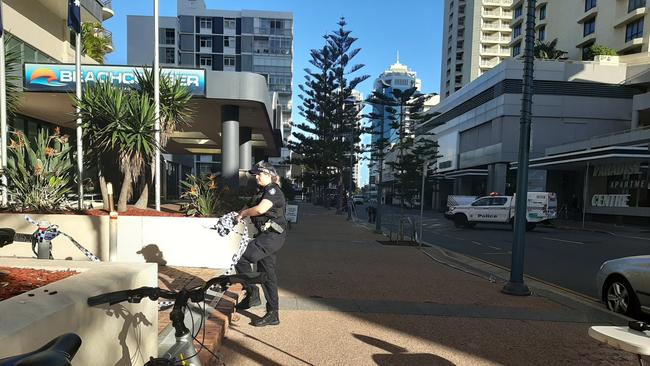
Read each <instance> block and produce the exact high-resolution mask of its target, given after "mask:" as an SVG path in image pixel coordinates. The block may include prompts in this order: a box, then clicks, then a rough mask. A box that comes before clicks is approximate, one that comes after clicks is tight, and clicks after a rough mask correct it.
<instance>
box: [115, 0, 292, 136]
mask: <svg viewBox="0 0 650 366" xmlns="http://www.w3.org/2000/svg"><path fill="white" fill-rule="evenodd" d="M177 4H178V8H177V10H178V12H177V16H176V17H160V21H159V22H160V23H159V24H160V33H159V37H160V62H161V64H162V65H167V66H181V67H201V68H205V69H208V70H217V71H248V72H255V73H259V74H262V75H263V76H264V77H265V78H266V81H267V84H268V86H269V93H271V94H273V93H277V98H278V101H279V103H280V105H281V107H282V112H281V115H282V123H283V136H284V138H285V139H287V138H288V137H289V134H290V133H291V108H292V102H291V97H292V92H291V90H292V77H293V14H292V13H290V12H274V11H255V10H242V11H225V10H215V9H208V8H206V6H205V2H204V0H178V3H177ZM152 27H153V17H150V16H128V20H127V32H128V35H129V37H128V45H127V47H128V51H127V53H128V56H127V61H128V63H129V64H130V65H143V64H151V63H152V61H153V54H152V51H151V46H150V45H151V44H152V43H153V34H152V32H151V31H149V30H150V29H151V28H152Z"/></svg>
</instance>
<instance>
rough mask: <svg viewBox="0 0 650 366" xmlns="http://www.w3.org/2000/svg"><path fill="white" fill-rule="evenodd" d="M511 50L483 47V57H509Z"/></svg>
mask: <svg viewBox="0 0 650 366" xmlns="http://www.w3.org/2000/svg"><path fill="white" fill-rule="evenodd" d="M509 54H510V49H509V48H506V47H481V56H508V55H509Z"/></svg>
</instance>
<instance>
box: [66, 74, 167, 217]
mask: <svg viewBox="0 0 650 366" xmlns="http://www.w3.org/2000/svg"><path fill="white" fill-rule="evenodd" d="M75 103H76V105H77V106H78V107H79V108H80V115H81V118H82V119H83V121H84V136H85V139H86V146H89V149H88V150H89V151H88V155H89V157H90V159H89V160H90V161H91V162H93V163H96V164H97V169H98V171H99V174H100V182H101V181H102V180H103V179H102V177H103V175H104V172H108V171H111V170H112V168H113V167H114V166H115V164H117V167H118V168H119V170H120V172H121V173H122V185H121V189H120V195H119V199H118V204H117V207H118V208H117V209H118V211H120V212H123V211H126V209H127V203H128V200H129V199H130V198H131V195H132V192H133V183H134V182H137V181H138V179H139V178H140V176H141V175H142V174H143V172H144V167H145V165H146V163H147V162H148V161H151V159H152V157H153V154H154V152H155V149H156V148H158V147H157V146H156V142H155V136H154V120H155V116H154V106H153V104H152V103H151V99H150V98H149V96H148V95H147V94H143V93H139V92H137V91H135V90H134V89H129V88H119V87H116V86H114V85H112V84H109V83H97V84H94V85H90V86H87V87H86V88H85V90H84V93H83V97H82V99H81V100H75ZM102 191H104V188H103V187H102Z"/></svg>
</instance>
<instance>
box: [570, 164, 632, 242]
mask: <svg viewBox="0 0 650 366" xmlns="http://www.w3.org/2000/svg"><path fill="white" fill-rule="evenodd" d="M588 189H589V162H587V167H586V168H585V185H584V187H583V189H582V228H583V229H584V228H585V214H586V211H587V190H588ZM637 197H638V195H637Z"/></svg>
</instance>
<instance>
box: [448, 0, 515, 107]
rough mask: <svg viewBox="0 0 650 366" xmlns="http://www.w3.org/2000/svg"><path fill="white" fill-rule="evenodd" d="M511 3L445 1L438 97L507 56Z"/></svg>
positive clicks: (497, 0)
mask: <svg viewBox="0 0 650 366" xmlns="http://www.w3.org/2000/svg"><path fill="white" fill-rule="evenodd" d="M512 1H513V0H445V15H444V26H443V32H444V35H443V43H442V60H443V61H442V62H443V64H442V68H441V77H440V84H441V85H440V95H441V98H443V99H444V98H446V97H448V96H449V95H451V94H453V93H454V92H455V91H457V90H458V89H460V88H462V87H463V85H465V84H467V83H469V82H470V81H472V80H474V79H476V78H477V77H479V76H480V75H482V74H483V73H484V72H486V71H487V70H490V69H491V68H493V67H494V66H496V65H497V64H499V62H501V61H502V60H503V59H505V58H508V57H510V49H509V47H508V44H509V43H510V40H511V34H512V28H511V27H510V23H511V21H512V10H511V6H512Z"/></svg>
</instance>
